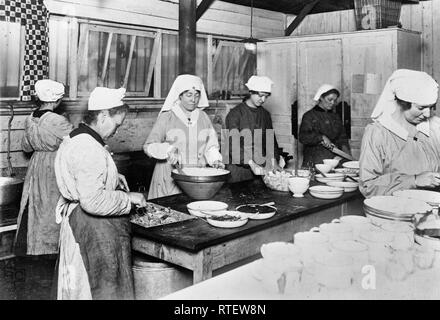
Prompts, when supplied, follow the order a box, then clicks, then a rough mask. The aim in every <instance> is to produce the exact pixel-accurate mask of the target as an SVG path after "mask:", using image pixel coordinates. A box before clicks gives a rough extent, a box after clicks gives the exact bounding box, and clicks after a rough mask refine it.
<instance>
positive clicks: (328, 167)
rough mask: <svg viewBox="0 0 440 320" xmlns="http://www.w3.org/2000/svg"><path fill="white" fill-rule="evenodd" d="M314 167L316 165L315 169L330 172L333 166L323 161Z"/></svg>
mask: <svg viewBox="0 0 440 320" xmlns="http://www.w3.org/2000/svg"><path fill="white" fill-rule="evenodd" d="M315 167H316V169H318V170H319V171H321V172H324V173H327V172H330V171H331V170H332V169H333V167H332V166H331V165H329V164H323V163H318V164H315Z"/></svg>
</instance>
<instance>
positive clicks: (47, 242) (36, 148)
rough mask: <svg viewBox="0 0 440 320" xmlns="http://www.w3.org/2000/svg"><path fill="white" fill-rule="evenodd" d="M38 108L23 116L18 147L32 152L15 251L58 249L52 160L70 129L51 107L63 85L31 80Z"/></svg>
mask: <svg viewBox="0 0 440 320" xmlns="http://www.w3.org/2000/svg"><path fill="white" fill-rule="evenodd" d="M35 92H36V95H37V97H38V99H39V104H40V106H39V108H38V109H37V110H35V111H34V112H33V113H32V114H31V115H30V116H29V117H27V118H26V122H25V125H24V135H23V138H22V147H23V150H24V151H25V152H33V154H32V157H31V159H30V161H29V166H28V170H27V173H26V178H25V182H24V188H23V194H22V198H21V203H20V211H19V215H18V230H17V234H16V237H15V248H14V249H15V250H14V251H15V254H16V255H17V256H23V255H51V254H56V253H58V239H59V230H60V228H59V226H58V225H57V224H56V222H55V207H56V204H57V201H58V198H59V196H60V192H59V191H58V187H57V184H56V180H55V171H54V160H55V155H56V152H57V150H58V147H59V145H60V143H61V141H62V140H63V137H64V136H66V135H68V134H69V133H70V131H72V129H73V126H72V125H71V124H70V123H69V121H68V120H67V118H65V117H64V116H61V115H58V114H57V113H55V112H54V109H55V108H57V107H58V106H59V104H60V103H61V99H62V97H63V95H64V86H63V85H62V84H61V83H59V82H56V81H53V80H49V79H47V80H39V81H37V82H36V84H35Z"/></svg>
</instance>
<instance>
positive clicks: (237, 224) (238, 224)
mask: <svg viewBox="0 0 440 320" xmlns="http://www.w3.org/2000/svg"><path fill="white" fill-rule="evenodd" d="M225 214H228V215H230V216H239V217H240V218H241V219H240V220H237V221H220V220H214V219H210V217H209V216H207V217H206V221H208V223H209V224H210V225H212V226H214V227H217V228H238V227H241V226H244V225H245V224H246V223H247V222H248V217H247V215H246V214H244V213H242V212H238V211H221V212H216V216H222V215H225Z"/></svg>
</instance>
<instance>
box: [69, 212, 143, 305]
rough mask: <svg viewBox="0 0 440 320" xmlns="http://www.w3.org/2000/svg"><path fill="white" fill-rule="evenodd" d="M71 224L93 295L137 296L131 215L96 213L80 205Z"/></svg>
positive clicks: (111, 297)
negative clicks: (101, 214) (133, 264)
mask: <svg viewBox="0 0 440 320" xmlns="http://www.w3.org/2000/svg"><path fill="white" fill-rule="evenodd" d="M69 224H70V227H71V228H72V232H73V235H74V237H75V240H76V241H77V242H78V243H79V246H80V252H81V257H82V259H83V262H84V265H85V268H86V271H87V274H88V278H89V283H90V289H91V292H92V298H93V299H94V300H114V299H116V300H132V299H134V289H133V271H132V268H131V267H132V262H131V235H130V233H131V230H130V222H129V218H128V216H127V215H124V216H113V217H103V216H95V215H91V214H88V213H87V212H85V211H84V210H82V208H81V207H80V206H77V207H76V209H75V210H74V211H73V212H72V214H71V216H70V217H69Z"/></svg>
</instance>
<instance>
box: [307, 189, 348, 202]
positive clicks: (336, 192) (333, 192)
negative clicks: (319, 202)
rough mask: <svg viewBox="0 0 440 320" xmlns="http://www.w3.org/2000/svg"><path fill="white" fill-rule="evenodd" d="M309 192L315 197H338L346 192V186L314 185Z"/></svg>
mask: <svg viewBox="0 0 440 320" xmlns="http://www.w3.org/2000/svg"><path fill="white" fill-rule="evenodd" d="M309 192H310V194H311V195H312V196H314V197H315V198H320V199H337V198H339V197H341V196H342V195H343V194H344V188H340V187H331V186H313V187H310V188H309Z"/></svg>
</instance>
